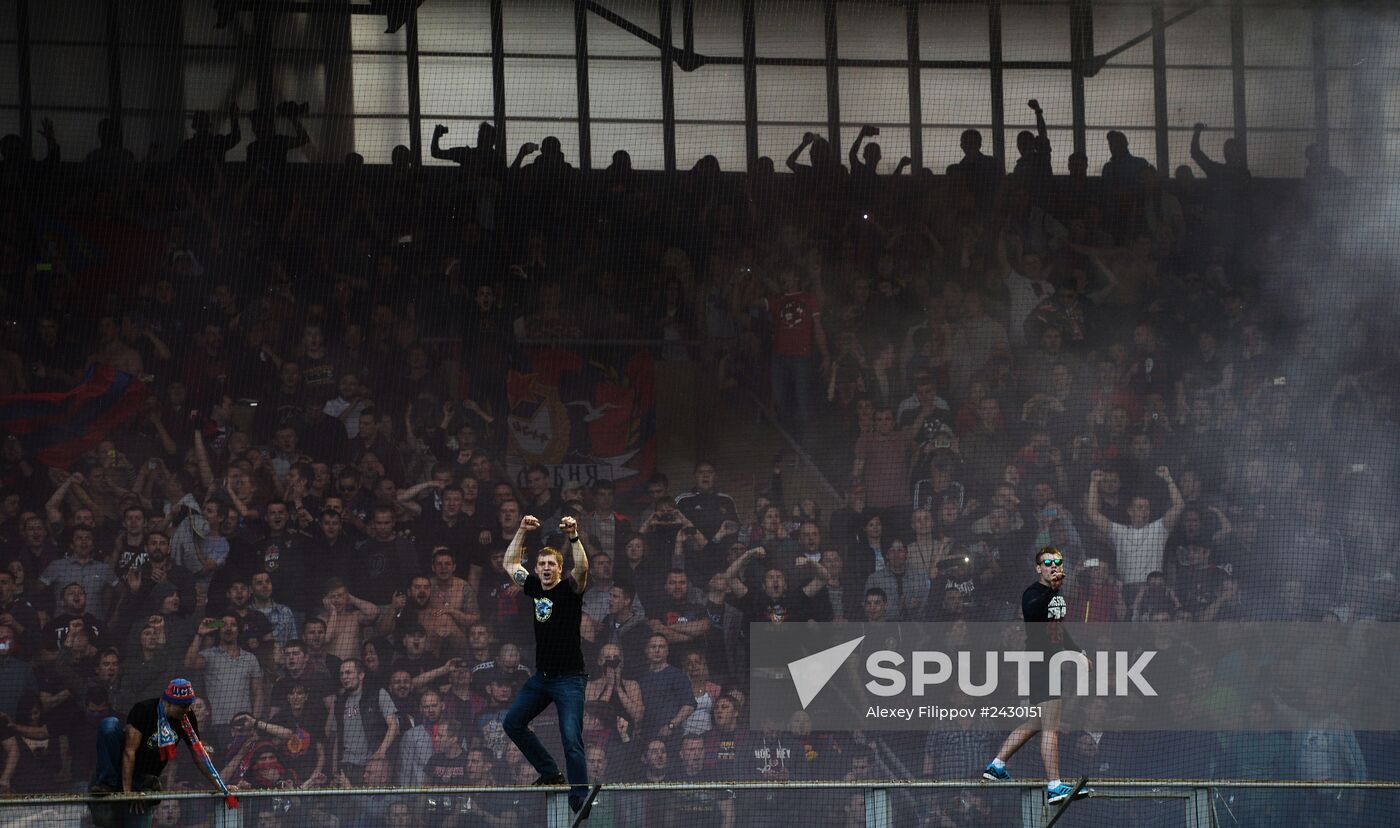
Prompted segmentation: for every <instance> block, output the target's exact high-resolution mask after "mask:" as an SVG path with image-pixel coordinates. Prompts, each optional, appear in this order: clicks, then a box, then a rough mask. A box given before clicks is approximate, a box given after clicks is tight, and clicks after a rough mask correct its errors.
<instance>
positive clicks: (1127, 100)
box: [1008, 68, 1170, 130]
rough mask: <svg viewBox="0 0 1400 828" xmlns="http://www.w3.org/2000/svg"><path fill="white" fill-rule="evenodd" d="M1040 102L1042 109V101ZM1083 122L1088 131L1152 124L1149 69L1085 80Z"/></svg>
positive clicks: (1120, 71) (1112, 71) (1117, 71)
mask: <svg viewBox="0 0 1400 828" xmlns="http://www.w3.org/2000/svg"><path fill="white" fill-rule="evenodd" d="M1168 101H1169V102H1170V99H1168ZM1040 103H1041V106H1045V102H1044V101H1041V102H1040ZM1008 111H1009V110H1008ZM1027 111H1028V112H1029V110H1027ZM1047 114H1048V112H1047ZM1084 122H1085V124H1086V125H1087V126H1088V127H1089V128H1090V129H1098V130H1102V129H1111V128H1113V127H1122V126H1146V127H1150V126H1152V125H1153V124H1154V123H1156V121H1155V119H1154V117H1153V114H1152V70H1151V69H1111V68H1106V69H1104V70H1103V71H1102V72H1099V73H1098V74H1097V75H1095V76H1094V77H1092V78H1086V79H1085V81H1084Z"/></svg>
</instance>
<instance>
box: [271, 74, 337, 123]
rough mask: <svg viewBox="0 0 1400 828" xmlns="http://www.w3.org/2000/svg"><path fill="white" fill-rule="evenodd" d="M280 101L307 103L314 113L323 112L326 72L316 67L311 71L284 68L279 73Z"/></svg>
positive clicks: (278, 94)
mask: <svg viewBox="0 0 1400 828" xmlns="http://www.w3.org/2000/svg"><path fill="white" fill-rule="evenodd" d="M276 78H277V94H276V96H277V100H278V101H305V102H306V103H309V104H310V105H311V111H312V112H323V111H325V108H326V70H325V67H324V66H320V65H318V66H315V67H313V68H311V69H309V70H296V69H292V68H290V67H288V66H285V65H284V66H283V67H282V71H281V72H279V73H277V75H276Z"/></svg>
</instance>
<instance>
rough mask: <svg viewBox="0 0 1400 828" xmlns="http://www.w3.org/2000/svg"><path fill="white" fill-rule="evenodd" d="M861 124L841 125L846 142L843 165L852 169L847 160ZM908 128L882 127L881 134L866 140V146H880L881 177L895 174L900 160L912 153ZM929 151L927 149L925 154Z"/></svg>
mask: <svg viewBox="0 0 1400 828" xmlns="http://www.w3.org/2000/svg"><path fill="white" fill-rule="evenodd" d="M860 128H861V124H860V123H857V122H854V121H852V122H850V123H846V124H842V125H841V140H842V141H845V142H846V146H844V147H842V148H841V163H842V164H844V165H846V166H847V167H850V161H849V159H848V158H847V155H848V153H849V152H850V149H851V144H852V143H853V142H854V141H855V140H856V134H857V133H858V132H859V131H860ZM909 135H910V133H909V127H908V126H887V127H881V129H880V134H879V135H876V136H875V137H874V138H873V139H866V141H865V143H866V144H871V143H875V144H879V145H880V166H879V167H878V168H877V171H878V172H879V173H880V174H881V175H888V174H890V173H893V172H894V168H895V167H897V166H898V165H899V159H901V158H903V157H905V156H906V155H908V154H909V153H910V150H911V148H910V139H909ZM927 151H928V150H927V149H925V152H927ZM862 157H863V156H862Z"/></svg>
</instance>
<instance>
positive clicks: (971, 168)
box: [948, 129, 1001, 211]
mask: <svg viewBox="0 0 1400 828" xmlns="http://www.w3.org/2000/svg"><path fill="white" fill-rule="evenodd" d="M958 146H959V147H961V148H962V151H963V157H962V160H961V161H958V162H957V163H956V164H949V165H948V177H949V178H954V179H958V180H961V181H962V182H964V183H965V185H966V186H967V188H968V189H969V190H970V191H971V192H972V196H973V198H974V199H976V201H977V209H979V210H984V211H985V210H990V209H991V207H992V203H993V202H995V201H996V197H997V190H998V188H999V187H1000V186H1001V165H1000V164H998V163H997V160H996V159H995V158H993V157H992V156H990V155H983V154H982V133H980V132H978V131H977V130H975V129H965V130H963V134H962V137H961V138H959V139H958Z"/></svg>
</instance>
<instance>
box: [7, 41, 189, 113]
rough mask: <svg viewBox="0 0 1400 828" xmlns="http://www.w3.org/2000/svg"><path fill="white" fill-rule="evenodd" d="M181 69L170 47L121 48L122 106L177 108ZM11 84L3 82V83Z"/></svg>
mask: <svg viewBox="0 0 1400 828" xmlns="http://www.w3.org/2000/svg"><path fill="white" fill-rule="evenodd" d="M179 78H180V71H179V66H178V64H176V63H175V54H174V52H173V51H171V50H164V49H157V48H154V47H141V48H136V49H122V107H123V108H125V109H160V110H170V109H178V108H180V106H181V103H180V100H179V94H180V87H179ZM9 85H10V84H4V83H0V87H3V86H9Z"/></svg>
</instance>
